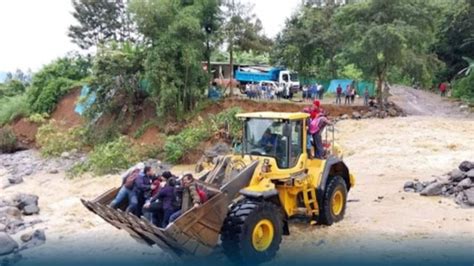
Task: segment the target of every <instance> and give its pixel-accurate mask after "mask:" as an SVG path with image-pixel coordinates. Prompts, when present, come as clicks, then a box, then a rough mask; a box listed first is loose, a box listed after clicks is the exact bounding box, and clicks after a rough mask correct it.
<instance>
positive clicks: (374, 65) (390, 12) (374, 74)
mask: <svg viewBox="0 0 474 266" xmlns="http://www.w3.org/2000/svg"><path fill="white" fill-rule="evenodd" d="M437 11H438V10H436V9H435V8H434V7H433V6H432V5H430V4H429V3H426V2H423V1H418V0H393V1H383V0H373V1H370V2H364V3H359V4H354V5H347V6H344V7H343V8H341V10H340V12H338V14H337V21H338V24H339V25H341V26H342V29H343V31H344V36H345V40H344V43H345V47H344V54H345V56H346V58H348V60H349V61H350V62H352V63H354V64H355V65H356V66H357V67H358V68H359V69H360V70H362V71H363V73H364V75H365V76H366V77H371V78H376V79H377V98H378V102H379V104H380V105H381V103H382V86H383V84H384V82H385V80H386V77H387V74H388V72H389V70H390V69H392V68H395V67H399V68H400V69H401V70H402V71H404V73H406V74H407V75H412V74H413V73H412V72H411V71H413V70H419V71H420V72H419V73H418V75H419V76H416V77H413V78H415V79H418V80H419V79H421V80H422V81H425V82H427V81H429V80H430V77H429V76H430V74H431V73H432V72H433V71H432V70H433V69H434V68H435V66H436V64H437V60H436V58H435V57H434V56H433V55H431V54H430V53H429V48H430V46H431V45H432V43H433V42H434V40H435V38H434V37H435V31H436V23H435V20H434V19H435V18H434V14H436V13H437ZM410 70H411V71H410Z"/></svg>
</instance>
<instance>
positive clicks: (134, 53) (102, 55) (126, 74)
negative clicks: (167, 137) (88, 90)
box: [87, 42, 146, 118]
mask: <svg viewBox="0 0 474 266" xmlns="http://www.w3.org/2000/svg"><path fill="white" fill-rule="evenodd" d="M144 60H145V51H144V48H143V46H142V45H134V44H132V43H130V42H124V43H115V42H111V43H109V44H108V45H103V46H101V47H100V48H99V50H98V52H97V54H96V56H95V60H94V64H93V68H92V69H93V78H92V82H91V83H92V86H91V87H92V89H93V90H94V91H95V92H96V101H95V102H94V104H93V105H92V106H91V108H90V109H89V110H88V112H87V115H88V116H90V118H93V117H95V115H96V114H98V113H102V112H104V111H105V112H107V111H109V112H113V113H115V114H119V113H120V112H121V111H122V110H127V111H128V110H130V111H131V112H132V113H134V111H135V108H136V107H137V106H140V105H141V104H142V103H143V100H144V99H145V96H146V91H145V89H146V88H145V86H146V85H145V83H144V82H143V80H144V75H145V68H144Z"/></svg>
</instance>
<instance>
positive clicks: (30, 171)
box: [23, 168, 33, 175]
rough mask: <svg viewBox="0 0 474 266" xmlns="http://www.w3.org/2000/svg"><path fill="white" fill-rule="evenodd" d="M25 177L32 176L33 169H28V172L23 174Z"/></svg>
mask: <svg viewBox="0 0 474 266" xmlns="http://www.w3.org/2000/svg"><path fill="white" fill-rule="evenodd" d="M23 174H24V175H31V174H33V169H31V168H30V169H26V171H25V172H24V173H23Z"/></svg>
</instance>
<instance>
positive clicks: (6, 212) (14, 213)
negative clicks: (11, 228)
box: [0, 206, 21, 222]
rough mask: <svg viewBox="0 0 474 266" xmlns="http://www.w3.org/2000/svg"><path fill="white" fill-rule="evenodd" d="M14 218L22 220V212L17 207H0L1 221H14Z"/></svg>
mask: <svg viewBox="0 0 474 266" xmlns="http://www.w3.org/2000/svg"><path fill="white" fill-rule="evenodd" d="M12 220H21V212H20V210H19V209H18V208H16V207H10V206H6V207H1V208H0V222H2V221H12Z"/></svg>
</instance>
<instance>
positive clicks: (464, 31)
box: [434, 0, 474, 80]
mask: <svg viewBox="0 0 474 266" xmlns="http://www.w3.org/2000/svg"><path fill="white" fill-rule="evenodd" d="M456 3H457V4H454V5H452V8H450V9H448V8H447V9H448V14H447V15H446V16H445V18H444V20H443V23H442V24H441V25H440V30H439V32H438V36H437V37H438V39H439V41H438V42H437V43H436V44H435V45H434V51H435V52H436V54H437V55H438V57H439V58H440V59H441V60H442V61H444V62H445V63H446V69H445V71H444V72H442V73H440V79H442V80H452V79H454V78H455V77H456V75H457V74H458V73H459V71H461V70H462V69H463V68H465V67H466V66H467V62H466V61H465V60H463V56H467V57H470V58H474V1H472V0H463V1H457V2H456Z"/></svg>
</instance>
